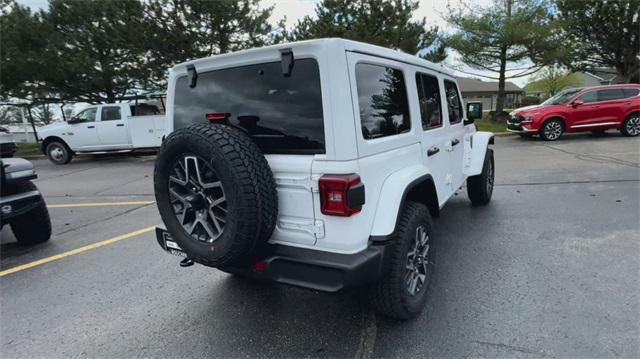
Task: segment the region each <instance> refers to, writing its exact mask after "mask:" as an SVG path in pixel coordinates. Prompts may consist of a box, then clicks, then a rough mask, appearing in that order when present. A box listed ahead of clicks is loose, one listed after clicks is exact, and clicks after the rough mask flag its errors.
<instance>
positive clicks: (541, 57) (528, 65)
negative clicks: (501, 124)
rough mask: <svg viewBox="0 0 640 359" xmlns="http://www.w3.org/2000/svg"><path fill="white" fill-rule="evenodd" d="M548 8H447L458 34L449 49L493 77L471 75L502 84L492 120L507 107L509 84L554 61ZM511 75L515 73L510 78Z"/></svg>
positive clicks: (533, 0) (519, 3)
mask: <svg viewBox="0 0 640 359" xmlns="http://www.w3.org/2000/svg"><path fill="white" fill-rule="evenodd" d="M549 9H550V7H549V4H548V2H547V1H546V0H494V2H493V5H492V6H489V7H485V8H476V7H474V8H473V9H469V8H458V9H451V8H450V9H449V11H450V15H449V16H448V17H447V20H448V21H449V22H450V23H451V24H452V25H453V26H455V27H456V28H457V32H455V33H454V34H453V35H451V36H450V37H449V38H448V39H447V44H448V45H449V46H450V47H451V48H453V49H455V50H456V51H458V52H459V53H460V55H461V56H462V62H464V63H465V64H467V65H469V66H471V67H472V68H474V69H478V70H481V71H486V72H489V73H492V75H480V74H473V75H476V76H481V77H488V78H492V79H497V80H498V97H497V100H496V111H495V112H494V115H493V116H494V119H496V117H497V116H499V115H500V113H501V112H502V110H503V108H504V98H505V91H504V89H505V81H506V79H507V78H516V77H522V76H527V75H530V74H532V73H535V72H536V71H538V70H539V69H540V68H541V67H542V66H543V65H545V64H547V63H550V62H551V61H552V59H553V57H554V56H555V55H554V52H555V50H554V49H555V48H556V44H555V43H554V41H553V38H552V34H553V32H552V21H551V20H552V19H551V15H550V13H549ZM509 64H513V65H514V66H512V67H511V68H508V67H507V66H508V65H509ZM507 71H509V72H512V73H513V72H515V73H513V74H511V75H509V76H507Z"/></svg>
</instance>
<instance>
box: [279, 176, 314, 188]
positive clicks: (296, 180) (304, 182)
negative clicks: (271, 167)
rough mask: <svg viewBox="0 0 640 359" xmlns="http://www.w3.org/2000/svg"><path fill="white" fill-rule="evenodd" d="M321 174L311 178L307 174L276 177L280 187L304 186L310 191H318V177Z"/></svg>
mask: <svg viewBox="0 0 640 359" xmlns="http://www.w3.org/2000/svg"><path fill="white" fill-rule="evenodd" d="M319 178H320V177H319V176H313V177H311V178H309V177H307V176H299V177H298V176H296V177H293V176H291V177H284V176H278V177H276V184H277V185H278V187H288V188H304V189H306V190H307V191H309V192H318V191H319V188H318V179H319Z"/></svg>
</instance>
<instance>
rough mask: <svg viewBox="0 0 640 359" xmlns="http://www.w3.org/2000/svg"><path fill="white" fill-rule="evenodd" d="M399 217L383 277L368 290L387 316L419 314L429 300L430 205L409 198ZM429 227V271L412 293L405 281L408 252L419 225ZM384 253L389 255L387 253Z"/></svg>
mask: <svg viewBox="0 0 640 359" xmlns="http://www.w3.org/2000/svg"><path fill="white" fill-rule="evenodd" d="M400 216H401V217H400V221H399V222H398V225H397V227H396V231H395V233H394V235H393V239H392V243H391V244H390V247H389V253H388V255H389V256H390V258H389V261H388V266H387V267H386V268H385V269H384V275H383V277H382V278H381V280H380V281H379V282H378V283H376V284H374V285H373V286H372V287H371V289H370V292H369V295H370V298H371V302H372V304H373V307H374V308H375V309H376V310H377V311H378V312H379V313H380V314H383V315H385V316H387V317H390V318H394V319H398V320H407V319H411V318H414V317H416V316H418V315H419V314H420V313H421V312H422V310H423V308H424V306H425V303H426V300H427V293H428V291H429V283H430V282H431V276H432V273H433V267H434V250H433V240H432V238H431V234H432V228H433V226H432V224H431V215H430V214H429V210H428V209H427V206H425V205H424V204H422V203H417V202H412V201H408V202H407V203H405V206H404V208H403V209H402V213H401V214H400ZM419 226H423V227H424V228H426V232H427V235H428V236H429V240H428V242H429V250H428V257H427V260H428V262H427V263H428V272H427V274H426V279H425V282H424V284H423V285H422V286H421V288H420V289H419V290H418V291H417V292H416V293H415V295H411V294H410V293H409V289H408V286H407V283H406V275H407V273H406V272H407V265H408V254H409V251H410V250H411V249H412V246H413V245H414V240H415V236H416V232H417V228H418V227H419ZM385 255H387V254H386V253H385Z"/></svg>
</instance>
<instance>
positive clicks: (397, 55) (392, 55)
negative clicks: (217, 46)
mask: <svg viewBox="0 0 640 359" xmlns="http://www.w3.org/2000/svg"><path fill="white" fill-rule="evenodd" d="M301 46H317V47H319V48H322V47H324V48H328V47H339V48H341V49H344V50H345V51H353V52H359V53H363V54H368V55H373V56H378V57H384V58H388V59H391V60H395V61H400V62H404V63H408V64H411V65H415V66H420V67H425V68H428V69H431V70H433V71H437V72H441V73H444V74H447V75H450V76H451V77H453V75H452V74H451V71H450V70H447V69H446V68H444V67H443V66H442V65H438V64H434V63H432V62H430V61H427V60H424V59H422V58H420V57H418V56H416V55H410V54H407V53H404V52H402V51H399V50H392V49H388V48H385V47H382V46H377V45H371V44H366V43H363V42H358V41H353V40H346V39H341V38H324V39H314V40H305V41H296V42H287V43H282V44H277V45H270V46H263V47H258V48H252V49H247V50H240V51H236V52H231V53H226V54H221V55H214V56H210V57H205V58H201V59H196V60H192V61H187V62H184V63H181V64H178V65H176V66H175V67H174V68H173V69H178V68H184V67H185V66H186V65H188V64H194V65H196V66H197V65H198V64H199V63H201V64H203V63H208V62H209V61H212V60H213V61H215V60H217V59H222V58H233V57H241V56H246V55H251V54H259V53H261V52H268V51H274V50H280V49H287V48H290V49H292V50H293V52H294V56H295V49H296V47H301Z"/></svg>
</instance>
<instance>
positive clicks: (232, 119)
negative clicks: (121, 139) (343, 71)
mask: <svg viewBox="0 0 640 359" xmlns="http://www.w3.org/2000/svg"><path fill="white" fill-rule="evenodd" d="M174 101H175V102H174V128H175V129H178V128H181V127H185V126H188V125H190V124H193V123H206V122H207V117H208V116H213V117H216V116H218V117H222V118H226V119H225V121H228V122H229V123H230V124H232V125H234V126H236V127H239V128H241V129H243V130H244V131H246V132H247V134H248V135H249V136H251V137H252V138H253V140H254V141H255V142H256V144H257V145H258V147H260V149H261V150H262V151H263V152H264V153H289V154H316V153H325V146H324V124H323V117H322V94H321V92H320V71H319V69H318V63H317V62H316V60H314V59H296V63H295V66H294V68H293V71H292V73H291V76H288V77H287V76H284V75H282V65H281V64H280V62H270V63H263V64H257V65H248V66H242V67H234V68H227V69H222V70H216V71H210V72H203V73H199V74H198V80H197V85H196V87H195V88H190V87H189V83H188V82H187V77H186V76H183V77H181V78H179V79H178V80H177V82H176V90H175V100H174Z"/></svg>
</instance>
